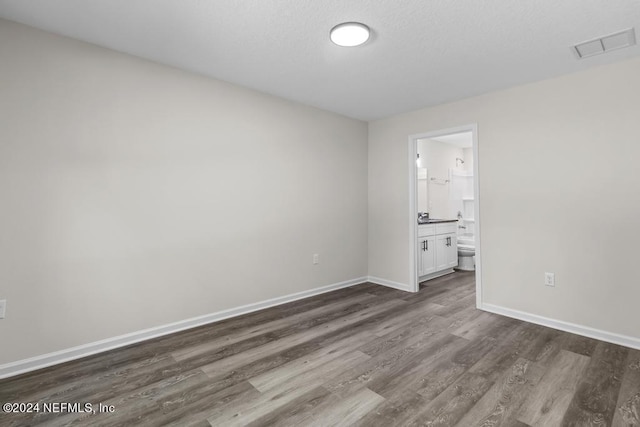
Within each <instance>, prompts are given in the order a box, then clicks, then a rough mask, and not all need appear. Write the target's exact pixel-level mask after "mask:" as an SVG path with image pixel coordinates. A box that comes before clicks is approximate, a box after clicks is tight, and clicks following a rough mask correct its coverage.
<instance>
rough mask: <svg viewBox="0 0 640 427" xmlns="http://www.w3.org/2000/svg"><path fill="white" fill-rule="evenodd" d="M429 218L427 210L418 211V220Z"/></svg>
mask: <svg viewBox="0 0 640 427" xmlns="http://www.w3.org/2000/svg"><path fill="white" fill-rule="evenodd" d="M425 219H429V212H418V221H424V220H425Z"/></svg>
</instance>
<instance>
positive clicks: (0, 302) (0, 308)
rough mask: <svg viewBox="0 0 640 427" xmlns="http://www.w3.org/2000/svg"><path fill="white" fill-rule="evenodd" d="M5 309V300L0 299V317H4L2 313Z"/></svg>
mask: <svg viewBox="0 0 640 427" xmlns="http://www.w3.org/2000/svg"><path fill="white" fill-rule="evenodd" d="M6 311H7V300H6V299H3V300H0V319H4V314H5V312H6Z"/></svg>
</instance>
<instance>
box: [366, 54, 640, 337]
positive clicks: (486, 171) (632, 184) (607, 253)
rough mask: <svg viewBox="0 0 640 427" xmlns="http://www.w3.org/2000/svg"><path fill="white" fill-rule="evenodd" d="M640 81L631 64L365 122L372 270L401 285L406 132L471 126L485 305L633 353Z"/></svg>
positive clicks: (639, 236) (639, 319)
mask: <svg viewBox="0 0 640 427" xmlns="http://www.w3.org/2000/svg"><path fill="white" fill-rule="evenodd" d="M639 75H640V59H633V60H628V61H624V62H618V63H615V64H611V65H605V66H599V67H595V68H591V69H589V70H586V71H582V72H579V73H575V74H570V75H566V76H563V77H558V78H554V79H549V80H545V81H540V82H536V83H532V84H528V85H523V86H519V87H514V88H511V89H508V90H502V91H498V92H493V93H488V94H485V95H482V96H478V97H474V98H469V99H465V100H462V101H458V102H453V103H450V104H445V105H441V106H437V107H433V108H426V109H422V110H417V111H413V112H409V113H406V114H402V115H398V116H395V117H391V118H388V119H383V120H378V121H374V122H371V123H370V124H369V153H368V155H369V171H368V173H369V201H368V203H369V274H370V275H372V276H376V277H380V278H383V279H386V280H390V281H395V282H398V283H403V284H407V285H408V280H409V242H410V240H409V221H411V220H413V218H410V217H409V214H408V209H407V207H408V206H409V200H408V197H409V192H408V191H407V185H408V184H407V178H408V164H407V157H408V144H407V137H408V135H413V134H420V133H424V132H430V131H437V130H440V129H447V128H452V127H456V126H461V125H465V124H470V123H477V125H478V138H479V146H478V149H479V155H478V158H476V159H475V161H477V162H478V167H479V177H477V178H478V179H479V185H480V219H481V230H480V231H481V239H482V241H481V243H482V284H483V294H482V299H483V301H484V302H485V303H488V304H492V305H494V306H497V307H503V308H506V309H509V310H518V311H520V312H523V313H528V314H532V315H535V316H540V317H542V318H546V319H552V320H557V321H561V322H566V323H571V324H576V325H580V326H582V327H586V328H592V329H593V330H599V331H604V332H606V333H608V334H609V336H614V334H618V335H620V336H624V337H630V339H632V340H633V339H635V340H636V341H634V342H636V343H637V344H638V346H640V331H639V330H638V325H640V310H638V301H640V286H638V283H640V272H639V271H638V269H637V268H635V265H636V264H637V261H636V258H637V251H636V249H637V242H638V241H640V227H636V226H633V224H637V223H638V213H639V212H640V197H637V194H640V174H639V173H637V167H636V166H637V165H636V163H637V159H638V158H640V132H639V130H638V117H640V102H638V99H640V79H638V76H639ZM630 225H631V226H630ZM545 272H554V273H555V274H556V287H555V288H552V287H547V286H544V273H545Z"/></svg>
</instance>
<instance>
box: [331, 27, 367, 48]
mask: <svg viewBox="0 0 640 427" xmlns="http://www.w3.org/2000/svg"><path fill="white" fill-rule="evenodd" d="M330 34H331V41H332V42H334V43H335V44H337V45H338V46H345V47H353V46H360V45H361V44H363V43H364V42H366V41H367V40H369V27H367V26H366V25H364V24H361V23H360V22H344V23H342V24H338V25H336V26H335V27H333V28H332V29H331V33H330Z"/></svg>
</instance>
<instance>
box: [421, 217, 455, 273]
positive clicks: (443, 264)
mask: <svg viewBox="0 0 640 427" xmlns="http://www.w3.org/2000/svg"><path fill="white" fill-rule="evenodd" d="M456 226H457V222H445V223H438V224H426V225H419V226H418V247H417V249H418V259H417V262H418V276H419V278H420V280H421V281H423V280H428V279H431V278H435V277H438V276H442V275H443V274H447V273H451V272H453V268H454V267H457V266H458V242H457V238H456Z"/></svg>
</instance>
